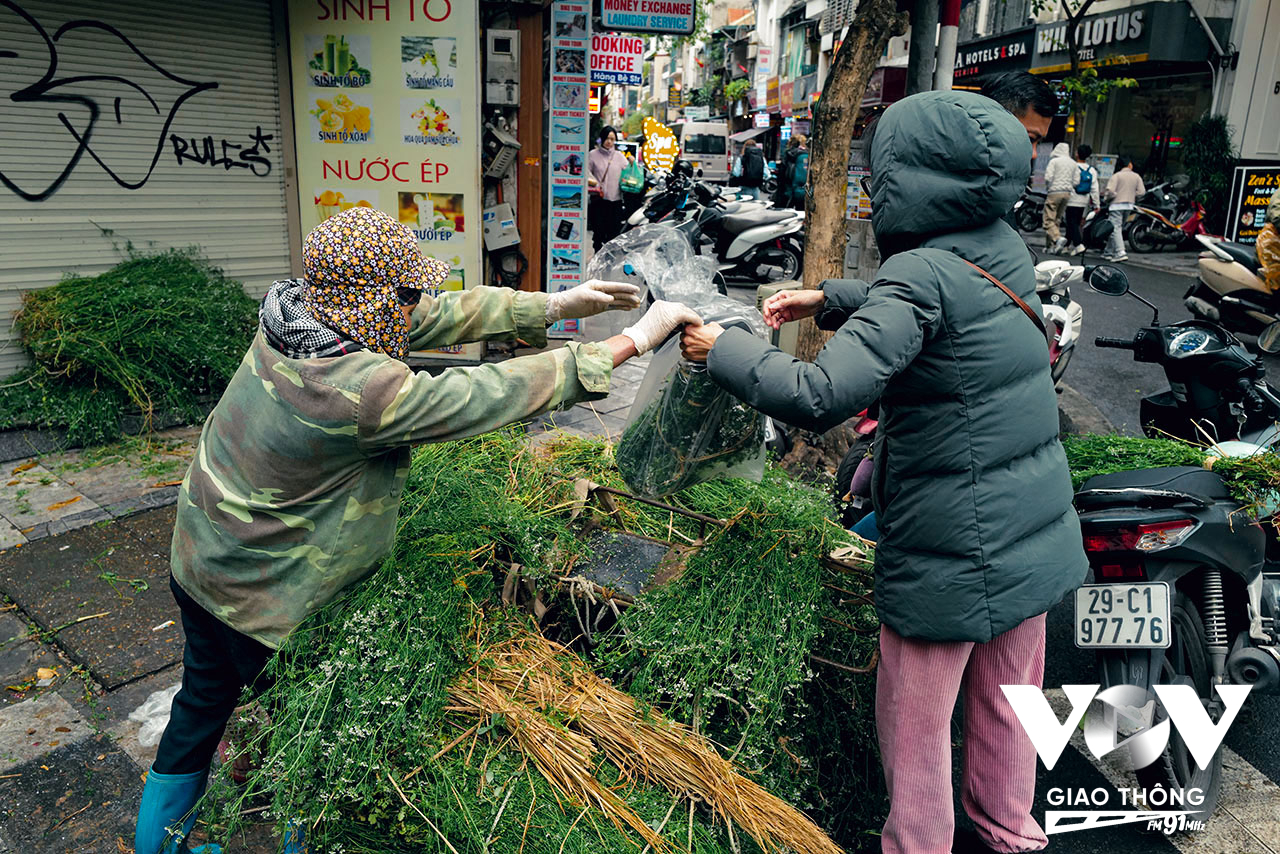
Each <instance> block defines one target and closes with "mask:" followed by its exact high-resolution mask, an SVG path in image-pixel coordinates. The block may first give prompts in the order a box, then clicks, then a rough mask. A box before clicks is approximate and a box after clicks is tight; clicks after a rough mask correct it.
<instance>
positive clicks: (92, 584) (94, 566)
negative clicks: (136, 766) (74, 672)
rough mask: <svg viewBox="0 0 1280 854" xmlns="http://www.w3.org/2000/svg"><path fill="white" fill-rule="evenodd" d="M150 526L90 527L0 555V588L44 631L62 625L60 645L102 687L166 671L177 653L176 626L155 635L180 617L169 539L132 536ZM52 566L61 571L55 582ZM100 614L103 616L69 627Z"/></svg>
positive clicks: (178, 637)
mask: <svg viewBox="0 0 1280 854" xmlns="http://www.w3.org/2000/svg"><path fill="white" fill-rule="evenodd" d="M150 512H152V513H160V514H164V513H166V512H168V511H165V510H159V511H155V510H153V511H150ZM147 524H148V523H147V522H133V521H129V522H124V523H122V522H116V523H112V524H109V525H105V526H102V527H98V526H90V527H88V528H81V529H80V530H77V531H72V532H70V533H67V534H63V535H62V536H60V537H50V538H46V539H43V540H38V541H36V542H34V543H31V544H30V545H28V546H25V547H24V548H22V549H15V550H12V551H10V552H7V553H5V554H4V555H0V588H3V589H4V591H5V592H6V593H7V594H8V595H9V596H10V598H12V599H13V600H14V601H15V602H17V603H18V604H19V605H20V606H21V607H22V609H23V611H25V612H26V613H27V614H29V615H31V617H32V618H33V619H34V620H35V622H36V623H37V624H38V625H39V626H40V627H41V628H42V629H44V630H46V631H49V630H53V629H56V628H58V627H61V626H66V627H65V628H63V629H62V630H61V631H60V632H59V633H58V636H57V644H58V646H60V647H61V648H62V649H64V650H65V651H66V652H67V654H68V655H69V656H70V657H71V658H72V659H73V660H75V661H76V662H77V663H79V664H82V665H84V666H85V667H87V668H88V669H89V671H90V673H91V674H92V675H93V678H94V679H96V680H97V681H98V682H99V683H100V684H101V685H103V686H104V687H106V688H113V687H115V686H117V685H120V684H121V683H124V682H127V681H129V680H131V679H135V678H137V677H139V676H143V675H145V674H147V673H152V672H154V671H156V670H159V669H161V668H163V667H167V666H169V665H171V664H173V663H174V662H176V661H177V660H178V659H179V658H180V657H181V654H182V633H181V631H180V629H178V628H177V627H168V628H166V629H162V630H159V631H152V629H153V628H154V627H155V626H157V625H161V624H163V623H165V622H167V621H168V620H171V619H174V620H176V619H177V613H178V612H177V606H176V605H175V604H174V601H173V596H172V595H171V594H170V592H169V588H168V579H169V550H168V543H167V541H163V542H158V541H156V540H155V539H154V538H151V537H148V539H147V540H145V541H144V540H142V539H140V538H139V535H138V534H137V533H135V530H136V529H137V527H138V526H139V525H143V526H145V525H147ZM170 524H171V523H170ZM53 566H56V567H59V570H58V572H57V576H56V578H57V580H56V582H55V581H53V580H52V579H51V578H50V571H49V568H50V567H53ZM98 613H105V614H106V616H103V617H97V618H94V619H90V620H86V621H84V622H81V623H75V624H73V625H67V624H68V623H72V622H73V621H74V620H76V619H77V618H80V617H85V616H89V615H92V614H98Z"/></svg>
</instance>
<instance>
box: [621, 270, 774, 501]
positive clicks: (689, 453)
mask: <svg viewBox="0 0 1280 854" xmlns="http://www.w3.org/2000/svg"><path fill="white" fill-rule="evenodd" d="M715 273H716V270H715V262H714V261H712V260H711V259H709V258H692V259H689V260H688V261H686V262H685V263H683V264H681V265H680V266H678V267H674V268H666V269H664V270H663V271H661V273H660V274H659V276H658V278H657V279H656V281H650V282H649V288H650V290H651V291H652V292H653V294H654V296H655V297H657V298H658V299H664V300H673V301H676V302H683V303H684V304H685V305H687V306H689V307H690V308H692V309H693V310H694V311H696V312H697V313H698V314H699V315H700V316H701V317H702V319H703V320H704V321H705V322H707V323H719V324H720V325H722V326H724V327H726V328H730V327H738V328H741V329H746V330H747V331H749V332H751V333H752V334H753V335H758V336H760V337H761V338H764V337H766V327H765V325H764V319H763V318H762V317H761V316H760V313H759V312H758V311H756V310H755V309H754V308H748V307H746V306H743V305H741V304H739V303H737V302H734V301H733V300H732V299H730V298H729V297H727V296H724V295H723V294H721V293H719V292H718V291H717V290H716V286H715V282H714V277H715ZM767 423H768V421H767V419H766V417H765V416H763V415H761V414H760V413H759V412H757V411H756V410H754V409H752V408H751V407H750V406H748V405H747V404H745V403H743V402H742V401H740V400H738V399H737V398H735V397H734V396H733V395H731V394H729V392H727V391H725V390H723V389H722V388H720V386H718V385H716V383H715V381H714V380H712V379H711V375H710V374H709V373H708V371H707V368H706V365H702V364H694V363H692V362H688V361H686V360H684V359H683V358H681V356H680V342H679V340H677V339H675V338H673V339H672V340H670V341H668V342H667V343H666V344H664V345H663V346H662V347H660V348H659V349H658V351H657V352H656V353H655V354H654V356H653V360H652V361H651V362H650V363H649V369H648V371H646V372H645V377H644V380H643V382H641V384H640V388H639V390H638V391H637V392H636V398H635V402H634V403H633V404H632V405H631V411H630V413H629V414H628V417H627V428H626V430H625V431H624V432H623V434H622V438H621V440H620V441H619V442H618V447H617V451H616V455H615V456H616V460H617V464H618V470H619V471H620V472H621V473H622V477H623V479H624V480H625V481H626V483H627V486H628V487H629V488H630V489H631V490H632V491H633V492H635V493H636V494H638V495H646V496H663V495H671V494H673V493H676V492H679V491H680V490H682V489H685V488H686V487H689V486H693V485H694V484H696V483H702V482H704V481H708V480H712V479H715V478H723V477H743V478H749V479H751V480H755V481H759V480H760V478H761V477H763V476H764V463H765V438H766V437H765V431H766V430H767Z"/></svg>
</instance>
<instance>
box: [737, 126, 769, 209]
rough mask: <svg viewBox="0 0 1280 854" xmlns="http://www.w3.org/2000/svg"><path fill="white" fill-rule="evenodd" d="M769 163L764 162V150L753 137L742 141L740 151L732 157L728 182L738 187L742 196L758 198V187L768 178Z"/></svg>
mask: <svg viewBox="0 0 1280 854" xmlns="http://www.w3.org/2000/svg"><path fill="white" fill-rule="evenodd" d="M769 175H770V172H769V164H768V163H765V162H764V152H762V151H761V150H760V147H759V146H757V145H756V141H755V140H754V139H748V140H747V141H746V142H744V143H742V153H741V154H739V155H738V156H737V157H735V158H734V159H733V169H732V170H731V171H730V173H729V183H730V185H732V186H734V187H738V188H739V195H741V196H743V197H744V198H750V199H758V198H760V188H761V187H762V186H764V182H765V181H767V180H768V179H769Z"/></svg>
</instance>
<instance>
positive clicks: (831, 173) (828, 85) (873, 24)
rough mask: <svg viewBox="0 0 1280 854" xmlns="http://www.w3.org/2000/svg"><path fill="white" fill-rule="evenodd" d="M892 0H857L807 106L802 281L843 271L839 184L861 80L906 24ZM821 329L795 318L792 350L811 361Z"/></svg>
mask: <svg viewBox="0 0 1280 854" xmlns="http://www.w3.org/2000/svg"><path fill="white" fill-rule="evenodd" d="M906 23H907V17H906V15H904V14H902V13H900V12H898V11H897V7H896V3H895V0H862V2H861V3H860V4H859V5H858V13H857V16H856V17H855V18H854V20H853V23H852V24H851V25H850V26H849V32H848V34H847V35H846V36H845V39H844V42H843V43H842V44H841V45H840V50H839V51H838V52H837V53H836V56H835V59H833V60H832V62H831V71H830V72H829V73H828V74H827V79H826V82H825V83H824V84H823V86H822V97H821V98H819V99H818V103H817V104H816V105H814V108H813V133H812V135H811V136H810V137H809V184H808V186H807V187H806V188H805V202H804V210H805V230H806V237H805V244H804V287H806V288H816V287H818V285H820V284H822V282H823V280H825V279H832V278H838V277H839V276H840V274H841V273H843V272H844V251H845V241H846V237H845V224H844V203H845V188H846V185H847V183H848V180H849V177H848V176H849V143H850V141H851V140H852V139H853V131H854V126H855V125H856V124H857V121H858V113H859V110H860V109H861V105H862V96H863V94H864V93H865V92H866V89H867V81H868V80H869V79H870V77H871V73H872V72H873V71H874V70H875V68H876V63H877V62H879V61H880V57H881V55H882V54H883V53H884V48H885V45H886V44H888V41H889V38H890V37H891V36H895V35H900V34H901V33H902V32H903V31H904V29H905V28H906ZM826 339H827V336H826V335H824V334H823V333H822V332H821V331H820V330H819V329H818V327H817V326H816V325H815V324H814V322H813V321H812V320H804V321H801V327H800V339H799V342H798V344H797V351H798V352H797V355H798V356H799V358H801V359H804V360H805V361H810V362H811V361H813V359H814V357H815V356H816V355H817V354H818V351H819V350H821V349H822V345H823V344H825V343H826Z"/></svg>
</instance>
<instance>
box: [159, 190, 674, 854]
mask: <svg viewBox="0 0 1280 854" xmlns="http://www.w3.org/2000/svg"><path fill="white" fill-rule="evenodd" d="M303 269H304V270H305V274H306V275H305V277H304V278H302V279H287V280H284V281H279V282H276V283H275V284H274V285H272V286H271V288H270V290H268V292H267V295H266V297H265V298H264V299H263V302H262V306H261V308H260V309H259V319H260V327H259V330H258V334H257V335H256V337H255V338H254V341H253V344H252V345H251V346H250V348H249V351H248V353H246V354H245V358H244V360H243V361H242V362H241V365H240V368H239V370H238V371H237V372H236V374H235V375H234V376H233V377H232V378H231V382H230V383H228V385H227V388H226V391H225V392H224V393H223V395H222V399H221V400H219V401H218V405H217V406H216V407H215V408H214V410H213V412H212V414H211V415H210V416H209V418H208V420H207V421H206V422H205V425H204V429H203V431H202V432H201V434H200V439H199V442H198V444H197V445H196V452H195V460H194V461H193V462H192V465H191V468H190V470H189V471H188V472H187V475H186V477H185V478H184V479H183V482H182V486H181V488H180V490H179V493H178V510H177V521H176V523H175V525H174V532H173V546H172V551H171V556H170V560H171V565H172V578H171V580H170V587H171V588H172V590H173V595H174V597H175V598H176V599H177V602H178V606H179V608H180V609H181V612H182V625H183V630H184V632H185V635H186V649H185V651H184V653H183V674H182V687H181V688H180V690H179V691H178V693H177V696H175V697H174V699H173V707H172V710H171V713H170V717H169V724H168V726H167V727H166V728H165V731H164V735H163V736H162V737H161V739H160V746H159V748H158V750H157V753H156V758H155V761H154V763H153V764H152V766H151V770H150V772H149V773H148V774H147V777H146V785H145V787H144V788H143V792H142V803H141V805H140V807H139V809H138V822H137V829H136V835H135V838H134V850H135V851H136V852H137V854H157V852H164V854H176V852H179V851H186V850H187V849H186V846H185V841H184V837H185V836H186V834H187V833H189V832H190V830H191V827H192V826H193V824H194V823H195V813H194V807H195V805H196V803H197V802H198V801H199V799H200V796H201V794H202V793H203V791H204V788H205V784H206V781H207V778H208V772H209V765H210V762H211V760H212V757H213V752H214V750H215V747H216V746H217V744H218V740H219V739H220V738H221V735H222V732H223V729H224V727H225V726H226V724H227V721H228V719H229V718H230V717H231V713H232V710H233V709H234V708H235V706H236V705H237V704H238V703H239V702H240V698H241V692H242V690H243V689H244V688H245V687H246V686H252V687H253V689H260V688H263V687H265V685H264V683H263V678H264V677H263V668H264V666H265V665H266V664H267V662H268V660H269V659H270V658H271V656H272V655H273V654H274V652H275V650H276V649H277V648H278V647H279V646H280V645H281V644H282V643H283V642H284V641H285V639H286V638H287V637H288V636H289V634H290V633H291V632H292V631H293V630H294V629H295V628H296V627H297V626H298V625H299V624H300V623H302V622H303V621H304V620H305V619H306V618H307V617H308V616H309V615H311V614H313V613H315V612H316V611H318V610H320V609H321V608H324V607H325V606H326V605H327V604H329V603H330V602H332V601H334V600H335V599H337V598H338V597H339V596H340V595H342V592H343V591H344V590H346V589H349V588H350V587H351V586H352V585H355V584H358V583H359V582H360V581H361V580H362V579H364V578H365V577H366V576H368V575H369V574H370V573H372V572H374V571H376V569H377V567H378V565H379V564H380V563H381V562H382V560H383V558H384V557H385V555H386V554H387V552H388V551H389V550H390V549H391V546H392V544H393V541H394V539H395V531H396V517H397V514H398V512H399V504H400V494H401V490H402V489H403V487H404V483H405V479H406V478H407V477H408V474H409V462H410V457H409V451H410V448H411V447H412V446H413V445H415V444H420V443H422V442H442V441H448V440H450V439H457V438H461V437H464V436H471V435H475V434H477V433H482V432H484V431H486V430H493V429H496V428H497V427H500V426H502V425H504V424H510V423H512V422H515V421H519V420H521V419H524V418H528V417H531V416H533V415H536V414H537V413H539V412H544V411H546V410H548V409H552V408H554V407H556V406H560V405H564V404H568V403H572V402H575V401H580V400H598V399H600V398H602V397H604V396H605V395H606V394H608V391H609V383H610V379H611V377H612V370H613V368H615V367H617V366H618V365H620V364H622V363H623V362H624V361H626V360H627V359H629V358H631V357H632V356H633V355H637V354H639V353H643V352H645V351H647V350H650V349H652V348H653V347H654V346H655V345H657V344H659V343H661V342H662V341H663V340H664V339H665V338H666V337H667V336H668V335H670V334H671V332H672V331H673V330H675V328H676V327H677V326H678V325H679V324H681V323H685V322H696V321H697V320H698V318H697V315H695V314H693V313H692V312H691V311H689V310H688V309H687V308H685V307H684V306H681V305H679V304H676V303H667V302H657V303H654V305H653V307H652V308H651V309H650V310H649V311H648V312H647V313H646V314H645V315H644V316H643V317H642V318H641V319H640V320H639V321H638V322H637V323H636V324H635V325H634V326H631V327H628V328H627V329H624V330H623V332H622V334H621V335H616V336H613V337H612V338H609V339H608V340H606V341H603V342H600V343H595V344H587V343H576V342H574V343H570V344H568V345H566V346H565V347H564V348H561V349H557V350H554V351H549V352H546V353H539V354H536V355H531V356H523V357H520V358H517V359H512V360H510V361H507V362H504V363H503V364H502V365H501V366H498V365H482V366H480V367H478V368H465V369H449V370H446V371H444V372H443V373H441V374H439V375H438V376H430V375H428V374H425V373H422V374H418V373H414V372H413V371H411V370H410V369H409V366H408V365H406V364H405V363H404V358H405V356H406V355H407V353H408V352H409V350H410V349H411V348H414V349H424V348H432V347H441V346H445V345H449V344H456V343H463V342H468V341H483V340H497V339H502V340H514V339H516V338H521V339H524V340H525V341H528V342H529V343H530V344H532V345H534V346H543V345H545V343H546V328H547V326H548V325H549V324H550V323H553V322H555V321H557V320H561V319H566V318H579V317H588V316H591V315H594V314H598V313H599V312H601V311H604V310H606V309H631V308H635V307H637V306H638V305H639V302H640V294H639V289H638V288H636V287H635V286H633V285H626V284H622V283H615V282H595V281H591V282H586V283H583V284H581V285H578V286H577V287H575V288H572V289H569V290H566V291H561V292H559V293H555V294H551V295H547V294H542V293H524V292H520V291H513V290H510V289H508V288H490V287H476V288H472V289H469V290H466V291H456V292H446V293H442V294H441V295H440V296H438V297H435V298H432V297H431V296H428V295H426V294H424V291H425V290H426V289H429V288H435V287H438V286H439V285H440V284H441V283H442V282H443V281H444V279H445V277H446V276H447V275H448V273H449V269H450V268H449V265H448V264H446V263H444V262H442V261H437V260H436V259H433V258H424V257H423V256H422V255H421V254H420V253H419V251H418V241H417V239H416V238H415V237H414V236H413V232H412V231H410V230H409V229H408V228H407V227H406V226H404V225H401V224H400V223H398V222H396V221H395V220H393V219H392V218H391V217H389V216H387V215H386V214H385V213H383V212H381V211H378V210H375V209H373V208H359V207H357V208H352V209H351V210H348V211H343V212H342V213H339V214H337V215H335V216H332V217H330V218H329V219H327V220H325V221H324V222H323V223H321V224H320V225H319V226H317V227H316V228H314V229H312V231H311V232H310V234H308V235H307V238H306V241H305V243H304V245H303ZM171 828H176V829H177V830H176V832H171ZM196 850H200V851H204V852H206V854H208V852H213V851H216V850H218V846H216V845H210V846H201V847H200V848H199V849H196ZM285 850H286V851H289V852H293V851H300V850H302V849H301V846H300V845H299V844H298V840H296V839H294V840H293V842H292V843H291V844H289V845H286V849H285Z"/></svg>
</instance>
